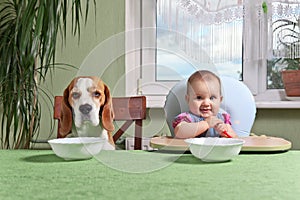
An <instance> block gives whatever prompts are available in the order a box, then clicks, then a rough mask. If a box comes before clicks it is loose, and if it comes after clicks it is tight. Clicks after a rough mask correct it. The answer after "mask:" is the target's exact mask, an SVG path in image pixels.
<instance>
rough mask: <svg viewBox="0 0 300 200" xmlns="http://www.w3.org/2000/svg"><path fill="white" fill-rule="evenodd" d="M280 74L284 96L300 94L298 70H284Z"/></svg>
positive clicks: (299, 72) (299, 73) (299, 74)
mask: <svg viewBox="0 0 300 200" xmlns="http://www.w3.org/2000/svg"><path fill="white" fill-rule="evenodd" d="M281 76H282V81H283V85H284V89H285V93H286V96H289V97H297V96H300V70H285V71H282V72H281Z"/></svg>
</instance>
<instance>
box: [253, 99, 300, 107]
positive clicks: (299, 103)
mask: <svg viewBox="0 0 300 200" xmlns="http://www.w3.org/2000/svg"><path fill="white" fill-rule="evenodd" d="M255 104H256V108H264V109H300V101H288V100H286V101H256V102H255Z"/></svg>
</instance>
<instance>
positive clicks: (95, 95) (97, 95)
mask: <svg viewBox="0 0 300 200" xmlns="http://www.w3.org/2000/svg"><path fill="white" fill-rule="evenodd" d="M100 95H101V94H100V92H97V91H96V92H93V96H94V97H100Z"/></svg>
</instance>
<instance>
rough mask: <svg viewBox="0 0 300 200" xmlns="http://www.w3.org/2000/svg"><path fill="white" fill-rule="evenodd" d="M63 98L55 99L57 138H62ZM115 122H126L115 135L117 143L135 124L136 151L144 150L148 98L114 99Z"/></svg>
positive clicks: (57, 97)
mask: <svg viewBox="0 0 300 200" xmlns="http://www.w3.org/2000/svg"><path fill="white" fill-rule="evenodd" d="M62 98H63V97H62V96H55V98H54V115H53V118H54V119H56V120H58V126H57V137H58V138H60V137H61V136H60V109H61V102H62ZM112 103H113V109H114V114H115V118H114V120H115V121H125V123H124V124H123V125H122V126H121V127H120V128H119V130H118V131H117V132H116V133H115V134H114V135H113V139H114V141H115V142H116V141H117V140H118V139H119V138H120V137H121V136H122V135H123V133H124V132H125V131H126V130H127V129H128V128H129V126H130V125H131V124H132V123H133V122H135V135H134V149H135V150H140V149H142V126H143V120H144V119H146V97H145V96H134V97H114V98H112Z"/></svg>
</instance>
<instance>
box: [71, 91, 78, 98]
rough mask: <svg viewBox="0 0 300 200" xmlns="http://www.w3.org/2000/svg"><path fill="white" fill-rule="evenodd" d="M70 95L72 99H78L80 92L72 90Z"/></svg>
mask: <svg viewBox="0 0 300 200" xmlns="http://www.w3.org/2000/svg"><path fill="white" fill-rule="evenodd" d="M72 97H73V99H78V98H79V97H80V94H79V93H78V92H73V93H72Z"/></svg>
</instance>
